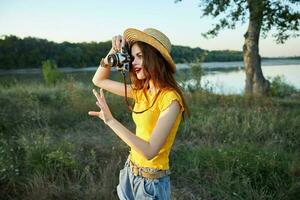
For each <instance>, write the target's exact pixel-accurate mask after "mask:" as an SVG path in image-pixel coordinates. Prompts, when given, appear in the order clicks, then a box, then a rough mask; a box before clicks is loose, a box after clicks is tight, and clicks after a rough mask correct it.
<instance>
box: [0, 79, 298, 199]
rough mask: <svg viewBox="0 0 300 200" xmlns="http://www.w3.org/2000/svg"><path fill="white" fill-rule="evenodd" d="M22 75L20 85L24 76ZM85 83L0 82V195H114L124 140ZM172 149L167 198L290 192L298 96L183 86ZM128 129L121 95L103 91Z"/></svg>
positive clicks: (294, 190) (293, 194) (283, 195)
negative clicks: (94, 113)
mask: <svg viewBox="0 0 300 200" xmlns="http://www.w3.org/2000/svg"><path fill="white" fill-rule="evenodd" d="M25 83H26V84H25ZM92 88H93V86H92V85H91V84H90V83H88V82H85V81H83V82H82V81H79V80H77V78H76V77H75V78H67V79H65V80H64V81H61V82H60V83H58V84H56V85H55V86H52V87H48V86H45V85H44V84H42V83H41V82H40V81H30V80H28V79H26V82H22V80H16V79H15V80H14V81H13V82H5V83H4V82H1V84H0V117H1V118H0V119H1V121H0V199H33V200H34V199H117V194H116V186H117V184H118V173H119V170H120V169H121V168H122V167H123V165H124V162H125V160H126V157H127V154H128V151H129V148H128V147H127V146H126V145H125V144H124V143H123V142H122V141H120V140H119V138H118V137H117V136H116V135H115V134H114V133H113V132H112V131H111V130H110V129H108V128H107V127H106V126H105V125H104V124H103V123H102V122H101V121H100V120H99V119H96V118H91V117H90V116H88V115H87V112H88V111H89V110H94V109H97V107H96V105H95V98H94V96H93V94H92V92H91V90H92ZM186 97H187V101H188V104H189V105H190V109H191V110H192V116H191V118H189V119H187V120H186V121H185V122H184V123H182V124H181V125H180V128H179V131H178V133H177V138H176V141H175V144H174V146H173V151H172V153H171V157H170V158H171V166H172V168H171V170H172V172H173V173H172V175H171V180H172V181H171V182H172V196H173V198H174V199H249V200H250V199H299V198H300V197H299V191H300V127H299V126H300V99H299V96H295V97H294V98H288V99H284V98H280V99H278V98H273V97H268V98H258V97H251V96H239V95H229V96H224V95H215V94H211V93H207V92H205V91H202V92H197V91H194V90H193V92H192V93H188V92H187V93H186ZM106 98H107V102H109V106H110V108H111V110H112V113H114V116H115V117H116V118H117V119H119V120H120V121H121V122H122V123H123V124H124V125H125V126H127V127H128V128H129V129H130V130H132V131H134V128H135V127H134V124H133V122H132V120H131V114H130V112H129V111H128V110H127V107H126V105H125V103H124V101H123V98H120V97H116V96H113V95H110V94H108V93H106Z"/></svg>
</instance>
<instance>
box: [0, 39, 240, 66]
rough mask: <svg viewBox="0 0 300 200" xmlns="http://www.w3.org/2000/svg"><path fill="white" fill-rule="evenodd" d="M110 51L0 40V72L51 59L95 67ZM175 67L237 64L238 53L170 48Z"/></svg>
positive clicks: (92, 45) (94, 45)
mask: <svg viewBox="0 0 300 200" xmlns="http://www.w3.org/2000/svg"><path fill="white" fill-rule="evenodd" d="M110 47H111V42H110V41H107V42H89V43H87V42H82V43H70V42H62V43H55V42H51V41H48V40H45V39H39V38H34V37H26V38H24V39H21V38H18V37H16V36H12V35H11V36H2V38H1V39H0V69H20V68H36V67H37V68H38V67H40V66H41V64H42V61H44V60H47V59H52V60H54V61H55V62H56V63H57V66H58V67H78V68H80V67H87V66H96V65H98V63H99V60H100V58H102V57H104V56H105V55H106V54H107V52H108V51H109V49H110ZM171 54H172V56H173V58H174V61H175V62H176V63H196V62H200V61H202V60H203V59H204V61H206V62H211V61H241V60H242V59H243V56H242V52H240V51H229V50H226V51H207V50H204V49H201V48H190V47H185V46H177V45H175V46H173V47H172V52H171Z"/></svg>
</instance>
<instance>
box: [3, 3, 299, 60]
mask: <svg viewBox="0 0 300 200" xmlns="http://www.w3.org/2000/svg"><path fill="white" fill-rule="evenodd" d="M201 15H202V14H201V9H200V8H199V0H183V1H182V2H179V3H174V0H151V1H149V0H148V1H146V0H128V1H121V0H0V36H3V35H16V36H18V37H21V38H24V37H28V36H31V37H37V38H43V39H47V40H49V41H55V42H63V41H69V42H91V41H95V42H101V41H108V40H110V39H111V38H112V37H113V36H114V35H119V34H122V33H123V31H124V30H125V29H126V28H129V27H130V28H137V29H140V30H143V29H145V28H149V27H151V28H156V29H159V30H161V31H162V32H163V33H165V34H166V35H167V36H168V37H169V38H170V40H171V42H172V44H173V45H182V46H190V47H200V48H202V49H206V50H228V49H229V50H238V51H242V46H243V43H244V37H243V35H244V33H245V32H246V30H247V24H244V25H239V26H237V28H236V29H235V30H231V29H230V30H222V31H221V32H220V34H219V35H218V36H217V37H216V38H213V39H206V38H204V37H202V36H201V33H204V32H206V31H208V30H209V29H210V28H212V25H213V24H214V23H216V22H217V21H216V20H215V19H213V18H212V17H201ZM269 35H271V34H269ZM259 47H260V54H261V55H262V56H264V57H275V56H276V57H277V56H300V48H299V47H300V38H299V37H298V38H293V39H290V40H288V41H287V42H285V43H284V44H276V42H275V39H274V38H272V37H271V36H269V37H267V38H266V39H260V46H259Z"/></svg>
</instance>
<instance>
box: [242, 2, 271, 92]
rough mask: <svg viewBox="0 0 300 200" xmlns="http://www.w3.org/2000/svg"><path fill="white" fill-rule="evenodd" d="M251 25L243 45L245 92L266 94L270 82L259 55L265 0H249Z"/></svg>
mask: <svg viewBox="0 0 300 200" xmlns="http://www.w3.org/2000/svg"><path fill="white" fill-rule="evenodd" d="M248 6H249V13H250V17H249V26H248V30H247V32H246V34H245V35H244V37H245V43H244V47H243V53H244V54H243V57H244V65H245V72H246V85H245V94H254V95H266V94H267V92H268V90H269V87H270V83H269V81H268V80H266V79H265V77H264V75H263V73H262V70H261V57H260V55H259V48H258V43H259V35H260V29H261V24H262V18H263V0H248Z"/></svg>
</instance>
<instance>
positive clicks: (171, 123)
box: [89, 28, 188, 199]
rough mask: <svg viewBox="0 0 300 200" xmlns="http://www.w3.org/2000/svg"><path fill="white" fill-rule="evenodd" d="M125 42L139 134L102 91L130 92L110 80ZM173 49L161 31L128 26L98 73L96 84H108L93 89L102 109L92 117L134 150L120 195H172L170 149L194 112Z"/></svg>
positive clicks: (131, 92)
mask: <svg viewBox="0 0 300 200" xmlns="http://www.w3.org/2000/svg"><path fill="white" fill-rule="evenodd" d="M125 41H126V42H127V43H128V45H129V47H130V52H131V57H132V60H131V61H132V66H131V67H130V78H131V81H132V84H131V85H128V86H127V88H128V89H127V96H128V97H130V98H133V99H134V102H135V105H134V108H133V113H132V117H133V120H134V122H135V124H136V133H135V134H134V133H132V132H131V131H129V130H128V129H127V128H126V127H124V126H123V125H122V124H121V123H120V122H118V121H117V120H116V119H115V118H114V117H113V116H112V114H111V112H110V110H109V107H108V106H107V104H106V101H105V98H104V95H103V90H102V89H105V90H107V91H109V92H111V93H114V94H117V95H120V96H125V89H124V84H123V83H119V82H116V81H112V80H110V79H109V74H110V68H109V65H108V60H107V57H108V55H110V54H113V53H116V52H118V51H120V49H121V47H122V45H124V43H125ZM170 49H171V43H170V40H169V39H168V38H167V36H165V35H164V34H163V33H161V32H160V31H158V30H156V29H152V28H149V29H145V30H144V31H139V30H137V29H132V28H130V29H127V30H125V32H124V35H123V37H122V36H115V37H113V39H112V48H111V50H110V51H109V53H108V55H107V56H106V57H105V58H104V59H102V60H101V64H100V67H99V68H98V69H97V71H96V73H95V75H94V77H93V83H94V84H95V85H96V86H98V87H100V88H102V89H100V94H99V93H97V92H96V91H95V90H93V93H94V95H95V96H96V98H97V102H96V104H97V105H98V106H99V108H100V112H96V111H90V112H89V115H91V116H96V117H99V118H100V119H102V120H103V121H104V123H106V124H107V125H108V126H109V127H110V128H111V129H112V130H113V131H114V132H115V133H116V134H117V135H118V136H119V137H120V138H121V139H122V140H123V141H124V142H125V143H126V144H127V145H128V146H129V147H130V148H131V151H130V155H129V158H128V160H127V162H126V163H125V167H124V169H122V170H121V171H120V180H119V185H118V186H117V192H118V196H119V198H120V199H170V198H171V190H170V178H169V174H170V171H169V153H170V150H171V146H172V144H173V142H174V139H175V135H176V131H177V128H178V126H179V123H180V121H181V119H182V115H183V112H184V111H187V112H188V108H187V106H186V103H185V100H184V98H183V95H182V92H181V91H180V89H179V87H178V85H177V83H176V81H175V79H174V77H173V73H175V69H176V66H175V64H174V62H173V60H172V57H171V56H170Z"/></svg>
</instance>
